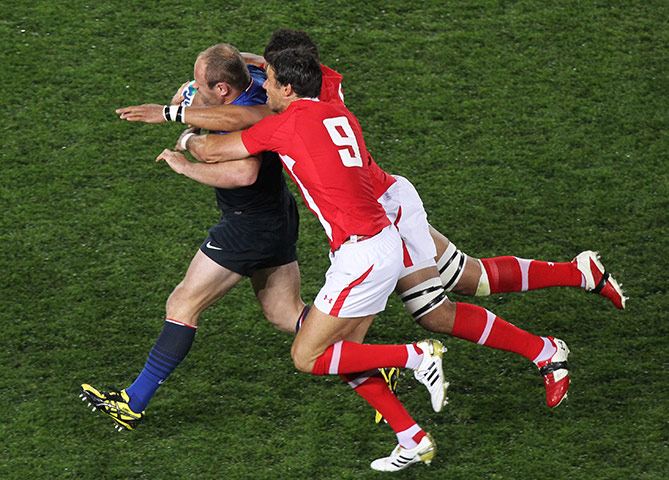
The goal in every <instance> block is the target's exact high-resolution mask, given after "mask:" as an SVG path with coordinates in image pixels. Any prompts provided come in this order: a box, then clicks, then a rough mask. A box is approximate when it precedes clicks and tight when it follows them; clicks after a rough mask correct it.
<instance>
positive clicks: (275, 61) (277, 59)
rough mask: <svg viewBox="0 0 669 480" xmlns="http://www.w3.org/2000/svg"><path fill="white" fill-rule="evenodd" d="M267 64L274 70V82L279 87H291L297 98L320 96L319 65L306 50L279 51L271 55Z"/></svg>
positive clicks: (321, 80) (320, 76)
mask: <svg viewBox="0 0 669 480" xmlns="http://www.w3.org/2000/svg"><path fill="white" fill-rule="evenodd" d="M265 60H267V59H265ZM268 64H269V66H270V67H272V70H274V79H275V80H276V82H277V83H278V84H279V85H281V86H284V85H290V86H291V87H293V90H294V91H295V93H296V94H297V96H298V97H301V98H305V97H311V98H316V97H318V96H319V95H320V94H321V83H322V82H323V72H322V71H321V64H320V63H318V60H316V58H315V57H314V56H313V55H311V53H310V52H309V51H308V50H305V49H302V48H289V49H285V50H280V51H278V52H276V53H274V54H272V55H271V60H269V61H268Z"/></svg>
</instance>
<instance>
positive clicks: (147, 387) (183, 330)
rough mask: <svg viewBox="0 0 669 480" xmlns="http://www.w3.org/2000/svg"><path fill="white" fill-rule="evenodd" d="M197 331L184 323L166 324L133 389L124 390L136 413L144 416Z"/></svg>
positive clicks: (168, 322) (187, 349)
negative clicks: (141, 413) (152, 398)
mask: <svg viewBox="0 0 669 480" xmlns="http://www.w3.org/2000/svg"><path fill="white" fill-rule="evenodd" d="M196 331H197V327H194V326H192V325H186V324H185V323H180V322H175V321H174V320H170V319H167V320H165V325H164V326H163V331H162V332H160V336H159V337H158V340H156V343H155V344H154V345H153V348H152V349H151V352H149V358H147V359H146V363H145V364H144V369H143V370H142V372H141V373H140V374H139V377H137V379H136V380H135V381H134V383H133V384H132V385H130V386H129V387H128V388H126V389H125V392H126V393H127V394H128V396H129V397H130V402H129V404H128V405H129V406H130V408H131V409H132V410H133V411H135V412H143V411H144V410H145V409H146V406H147V405H148V404H149V401H150V400H151V397H153V394H154V393H156V390H158V387H160V385H161V384H162V383H163V382H164V381H165V379H166V378H167V377H168V376H169V375H170V373H172V371H173V370H174V369H175V368H177V366H178V365H179V364H180V363H181V361H182V360H183V359H184V358H186V355H187V354H188V351H189V350H190V347H191V345H192V344H193V339H194V338H195V332H196Z"/></svg>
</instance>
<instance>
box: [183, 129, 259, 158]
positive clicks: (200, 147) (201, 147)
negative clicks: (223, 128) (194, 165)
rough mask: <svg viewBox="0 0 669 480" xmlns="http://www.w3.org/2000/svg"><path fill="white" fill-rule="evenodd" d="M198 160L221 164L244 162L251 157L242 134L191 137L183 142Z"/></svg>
mask: <svg viewBox="0 0 669 480" xmlns="http://www.w3.org/2000/svg"><path fill="white" fill-rule="evenodd" d="M182 143H184V144H185V145H182V146H185V147H186V149H187V150H188V151H189V152H190V154H191V155H193V157H195V158H196V159H197V160H199V161H201V162H205V163H221V162H229V161H232V160H242V159H244V158H248V157H249V156H250V154H249V152H248V151H247V150H246V147H245V146H244V143H243V142H242V140H241V132H232V133H229V134H227V135H217V134H211V133H210V134H208V135H191V136H190V137H189V138H188V139H187V140H186V141H185V142H182Z"/></svg>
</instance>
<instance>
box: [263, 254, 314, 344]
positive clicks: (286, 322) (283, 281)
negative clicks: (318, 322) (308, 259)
mask: <svg viewBox="0 0 669 480" xmlns="http://www.w3.org/2000/svg"><path fill="white" fill-rule="evenodd" d="M251 285H252V286H253V290H254V292H255V294H256V298H257V299H258V303H260V306H261V307H262V309H263V313H264V314H265V317H267V320H269V321H270V322H271V323H272V324H273V325H274V326H275V327H276V328H278V329H279V330H281V331H284V332H288V333H295V323H296V322H297V318H298V317H299V315H300V313H301V312H302V309H303V308H304V302H303V301H302V298H301V297H300V269H299V266H298V264H297V261H295V262H291V263H288V264H286V265H281V266H278V267H271V268H263V269H261V270H257V271H256V272H255V273H254V274H253V276H252V277H251Z"/></svg>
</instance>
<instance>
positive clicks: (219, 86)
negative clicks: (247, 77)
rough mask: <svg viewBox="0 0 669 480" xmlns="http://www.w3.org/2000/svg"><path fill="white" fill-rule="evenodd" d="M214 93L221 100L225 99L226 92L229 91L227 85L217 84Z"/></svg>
mask: <svg viewBox="0 0 669 480" xmlns="http://www.w3.org/2000/svg"><path fill="white" fill-rule="evenodd" d="M216 91H217V92H218V95H219V96H220V97H221V98H223V97H225V96H226V95H227V94H228V92H229V91H230V85H228V84H227V83H225V82H218V83H217V84H216Z"/></svg>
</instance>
